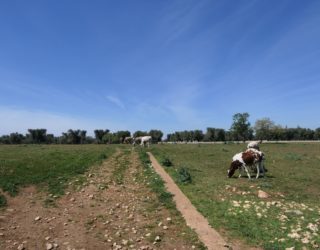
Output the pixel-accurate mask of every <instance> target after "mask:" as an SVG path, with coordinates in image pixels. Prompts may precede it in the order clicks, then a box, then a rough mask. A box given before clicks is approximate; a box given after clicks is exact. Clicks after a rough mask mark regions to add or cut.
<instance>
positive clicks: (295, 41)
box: [0, 0, 320, 135]
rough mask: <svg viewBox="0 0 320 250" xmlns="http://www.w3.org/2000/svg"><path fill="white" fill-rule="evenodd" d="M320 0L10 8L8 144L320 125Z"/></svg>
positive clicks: (6, 11) (1, 24)
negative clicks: (35, 132)
mask: <svg viewBox="0 0 320 250" xmlns="http://www.w3.org/2000/svg"><path fill="white" fill-rule="evenodd" d="M319 13H320V1H317V0H314V1H313V0H308V1H303V0H300V1H295V0H287V1H286V0H282V1H275V0H270V1H262V0H254V1H252V0H246V1H244V0H239V1H235V0H232V1H225V0H208V1H206V0H192V1H191V0H181V1H174V0H161V1H160V0H158V1H156V0H151V1H150V0H145V1H142V0H136V1H129V0H128V1H124V0H119V1H82V0H78V1H71V0H67V1H42V0H41V1H40V0H39V1H32V0H30V1H14V0H13V1H1V3H0V37H1V39H0V117H1V123H0V134H7V133H10V132H16V131H17V132H22V133H26V132H27V129H28V128H47V129H48V132H50V133H55V134H56V135H59V134H60V133H61V132H63V131H67V130H68V129H69V128H72V129H86V130H88V133H89V134H92V133H93V129H97V128H101V129H102V128H103V129H106V128H108V129H110V130H111V131H116V130H123V129H125V130H130V131H131V132H134V131H136V130H150V129H161V130H162V131H164V132H165V133H169V132H173V131H176V130H184V129H203V130H205V129H206V127H220V128H225V129H229V128H230V126H231V123H232V116H233V114H235V113H238V112H241V113H242V112H248V113H249V114H250V118H249V119H250V122H251V124H252V125H253V124H254V122H255V121H256V120H257V119H260V118H263V117H269V118H270V119H271V120H273V121H275V122H276V123H277V124H281V125H283V126H286V125H287V126H289V127H296V126H302V127H308V128H312V129H314V128H317V127H320V60H319V58H320V15H319Z"/></svg>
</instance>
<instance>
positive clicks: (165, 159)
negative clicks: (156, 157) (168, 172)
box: [161, 156, 173, 167]
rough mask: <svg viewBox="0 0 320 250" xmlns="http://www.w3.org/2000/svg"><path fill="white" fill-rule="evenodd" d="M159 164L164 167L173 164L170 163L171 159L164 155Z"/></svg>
mask: <svg viewBox="0 0 320 250" xmlns="http://www.w3.org/2000/svg"><path fill="white" fill-rule="evenodd" d="M161 165H162V166H165V167H171V166H172V165H173V164H172V161H171V160H170V159H169V158H168V157H166V156H165V157H163V158H162V160H161Z"/></svg>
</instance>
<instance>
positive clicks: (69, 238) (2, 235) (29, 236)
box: [0, 150, 195, 250]
mask: <svg viewBox="0 0 320 250" xmlns="http://www.w3.org/2000/svg"><path fill="white" fill-rule="evenodd" d="M142 172H143V168H142V166H141V164H140V161H139V159H138V156H137V154H136V153H135V152H134V151H128V150H122V151H120V150H119V151H118V152H117V153H116V154H115V155H113V156H112V157H110V158H109V159H107V160H106V161H105V162H104V163H103V164H102V166H100V167H95V168H92V169H91V170H90V171H89V173H87V174H86V177H87V178H86V181H85V182H84V183H83V184H81V185H80V184H79V182H80V180H77V179H75V180H73V181H72V182H70V183H69V185H70V188H69V189H68V190H67V192H66V195H64V196H63V197H60V198H57V199H56V200H55V206H50V207H45V206H44V202H43V201H44V200H45V199H47V198H48V194H45V193H43V192H38V191H37V190H36V189H35V188H34V187H29V188H25V189H23V190H21V191H20V194H19V195H18V196H17V197H8V207H7V208H5V209H4V210H0V249H1V250H2V249H66V250H73V249H77V250H79V249H82V250H84V249H94V250H99V249H177V250H180V249H194V248H195V247H194V246H192V244H190V241H189V240H188V239H186V237H184V236H183V235H182V234H183V233H182V232H183V230H184V228H187V226H186V225H182V224H181V223H179V220H180V221H182V218H180V219H179V218H178V217H177V215H175V214H172V211H170V210H168V209H166V208H164V207H163V206H161V204H159V202H158V200H157V197H156V195H155V194H154V193H153V192H151V191H150V189H149V188H148V186H147V184H146V183H147V182H148V180H146V179H145V177H144V175H143V173H142ZM77 183H78V184H77ZM50 197H51V196H50Z"/></svg>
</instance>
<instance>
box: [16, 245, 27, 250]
mask: <svg viewBox="0 0 320 250" xmlns="http://www.w3.org/2000/svg"><path fill="white" fill-rule="evenodd" d="M17 249H18V250H24V249H25V247H24V245H23V244H20V245H19V246H18V248H17Z"/></svg>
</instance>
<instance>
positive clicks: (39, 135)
mask: <svg viewBox="0 0 320 250" xmlns="http://www.w3.org/2000/svg"><path fill="white" fill-rule="evenodd" d="M28 132H29V134H28V135H27V137H28V139H29V140H30V142H31V143H45V142H46V139H47V130H46V129H28Z"/></svg>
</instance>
